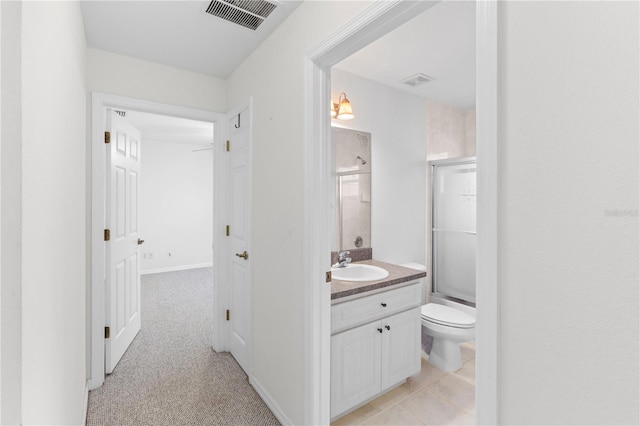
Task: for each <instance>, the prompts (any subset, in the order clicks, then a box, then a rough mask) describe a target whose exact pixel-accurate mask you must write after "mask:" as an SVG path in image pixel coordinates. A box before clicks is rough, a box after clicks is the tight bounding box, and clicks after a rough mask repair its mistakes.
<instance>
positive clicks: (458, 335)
mask: <svg viewBox="0 0 640 426" xmlns="http://www.w3.org/2000/svg"><path fill="white" fill-rule="evenodd" d="M420 311H421V315H422V327H423V328H424V330H425V332H426V333H427V334H428V335H429V336H431V337H433V346H431V352H430V353H429V363H430V364H431V365H433V366H434V367H436V368H438V369H440V370H442V371H455V370H457V369H459V368H460V367H462V358H461V356H460V343H464V342H468V341H470V340H473V339H474V338H475V329H476V319H475V317H474V316H473V315H470V314H468V313H465V312H462V311H461V310H459V309H456V308H453V307H450V306H446V305H440V304H438V303H427V304H426V305H422V308H420Z"/></svg>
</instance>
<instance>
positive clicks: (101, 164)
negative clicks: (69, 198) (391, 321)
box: [87, 92, 227, 390]
mask: <svg viewBox="0 0 640 426" xmlns="http://www.w3.org/2000/svg"><path fill="white" fill-rule="evenodd" d="M106 108H113V109H124V110H127V109H131V110H136V111H140V112H148V113H152V114H160V115H168V116H173V117H179V118H187V119H192V120H200V121H208V122H212V123H214V136H213V147H214V149H213V155H214V159H213V169H214V171H213V176H212V179H213V192H214V193H213V203H214V209H213V264H214V276H213V291H214V300H215V301H217V303H214V305H213V313H214V316H213V318H214V320H213V332H212V337H213V345H214V350H224V348H223V347H221V344H224V339H220V340H218V339H219V338H220V336H221V335H224V333H225V330H226V328H225V327H224V326H221V324H220V323H221V321H218V319H219V318H221V317H222V316H221V314H220V312H221V311H220V309H221V307H220V306H226V299H224V295H225V294H226V293H225V291H224V290H225V289H224V288H221V287H224V283H225V282H226V281H225V280H224V279H223V277H221V276H219V275H220V274H224V272H225V271H224V268H218V267H215V266H217V265H218V264H219V262H217V260H218V258H217V256H219V254H220V253H221V252H222V250H218V248H219V247H223V245H221V242H222V243H224V240H223V239H222V238H224V237H223V233H222V232H219V231H220V229H221V225H220V224H221V223H222V217H223V216H224V214H223V212H222V211H221V209H224V206H226V203H225V202H224V200H226V197H227V190H226V185H225V183H226V180H227V179H226V176H225V175H224V170H226V169H225V167H224V157H223V156H222V155H220V153H219V152H220V151H221V150H220V148H221V147H222V143H220V141H222V140H223V138H224V131H225V130H224V129H225V127H224V126H225V117H226V114H223V113H218V112H211V111H205V110H200V109H195V108H187V107H181V106H176V105H169V104H162V103H158V102H151V101H145V100H140V99H134V98H129V97H125V96H118V95H110V94H105V93H100V92H92V93H91V115H90V116H91V126H90V128H91V146H90V152H91V154H90V155H91V172H90V173H91V187H90V190H91V230H90V235H91V242H90V247H89V251H90V253H91V264H90V268H89V269H90V271H91V276H90V286H89V287H90V288H89V291H88V292H87V306H88V312H87V321H88V322H89V324H90V325H89V327H88V328H89V332H88V340H89V347H88V350H89V356H88V359H89V366H88V368H89V371H88V373H89V377H90V380H89V382H90V383H89V389H92V390H93V389H96V388H98V387H100V386H102V384H103V383H104V378H105V373H104V326H105V277H106V273H105V244H104V241H103V232H104V224H105V208H106V176H107V174H106V173H107V171H106V152H105V150H104V149H103V147H104V129H105V113H104V111H105V110H106ZM216 206H217V207H218V208H215V207H216ZM218 283H221V284H220V285H218ZM219 294H220V295H221V296H222V297H219Z"/></svg>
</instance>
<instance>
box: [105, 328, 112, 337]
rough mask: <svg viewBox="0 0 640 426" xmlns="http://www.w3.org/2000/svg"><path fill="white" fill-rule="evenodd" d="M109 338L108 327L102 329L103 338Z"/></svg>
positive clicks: (109, 330) (109, 331)
mask: <svg viewBox="0 0 640 426" xmlns="http://www.w3.org/2000/svg"><path fill="white" fill-rule="evenodd" d="M109 337H111V329H110V328H109V327H105V328H104V338H105V339H108V338H109Z"/></svg>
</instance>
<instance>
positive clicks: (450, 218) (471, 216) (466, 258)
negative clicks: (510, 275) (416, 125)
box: [431, 157, 476, 303]
mask: <svg viewBox="0 0 640 426" xmlns="http://www.w3.org/2000/svg"><path fill="white" fill-rule="evenodd" d="M431 165H432V192H431V197H432V209H433V215H432V224H433V227H432V230H433V234H432V248H433V265H432V270H433V291H434V292H436V293H440V294H442V295H445V296H449V297H454V298H456V299H461V300H464V301H467V302H471V303H475V301H476V160H475V157H467V158H460V159H452V160H439V161H434V162H432V163H431Z"/></svg>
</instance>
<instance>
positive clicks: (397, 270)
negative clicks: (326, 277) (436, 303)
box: [331, 260, 427, 300]
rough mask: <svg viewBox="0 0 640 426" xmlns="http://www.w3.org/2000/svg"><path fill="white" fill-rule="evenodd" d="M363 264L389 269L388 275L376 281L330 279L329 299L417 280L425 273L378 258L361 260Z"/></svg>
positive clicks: (425, 274) (424, 275)
mask: <svg viewBox="0 0 640 426" xmlns="http://www.w3.org/2000/svg"><path fill="white" fill-rule="evenodd" d="M354 263H363V264H365V265H374V266H379V267H381V268H384V269H386V270H387V271H389V276H388V277H387V278H385V279H382V280H377V281H340V280H332V281H331V300H334V299H339V298H341V297H347V296H353V295H355V294H358V293H364V292H366V291H372V290H377V289H380V288H383V287H389V286H392V285H397V284H401V283H404V282H408V281H411V280H417V279H419V278H424V277H426V276H427V273H426V272H424V271H418V270H416V269H411V268H405V267H404V266H400V265H394V264H391V263H386V262H380V261H378V260H363V261H361V262H354Z"/></svg>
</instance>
